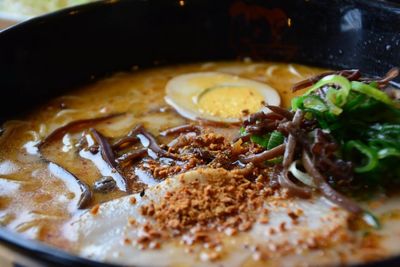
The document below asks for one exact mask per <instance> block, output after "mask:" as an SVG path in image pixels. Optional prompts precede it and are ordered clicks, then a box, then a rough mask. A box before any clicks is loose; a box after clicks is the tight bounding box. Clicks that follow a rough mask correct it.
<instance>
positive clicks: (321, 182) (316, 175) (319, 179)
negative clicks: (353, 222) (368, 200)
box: [302, 150, 363, 214]
mask: <svg viewBox="0 0 400 267" xmlns="http://www.w3.org/2000/svg"><path fill="white" fill-rule="evenodd" d="M302 162H303V166H304V168H305V169H306V171H307V173H308V174H309V175H310V176H311V177H312V178H313V179H314V182H315V184H316V185H317V187H318V189H319V190H320V191H321V193H322V194H323V195H324V196H325V197H326V198H328V199H329V200H330V201H332V202H333V203H336V204H337V205H339V206H340V207H342V208H344V209H346V210H348V211H349V212H351V213H355V214H359V213H361V212H362V211H363V210H362V209H361V208H360V206H358V205H357V204H356V203H355V202H353V201H352V200H350V199H348V198H347V197H345V196H343V195H342V194H340V193H339V192H337V191H335V190H334V189H333V188H332V187H331V186H330V185H329V184H328V183H327V181H326V178H325V177H324V176H323V175H322V174H321V173H320V172H319V171H318V170H317V168H315V166H314V165H313V162H312V160H311V158H310V156H309V155H308V153H307V152H306V151H305V150H303V153H302Z"/></svg>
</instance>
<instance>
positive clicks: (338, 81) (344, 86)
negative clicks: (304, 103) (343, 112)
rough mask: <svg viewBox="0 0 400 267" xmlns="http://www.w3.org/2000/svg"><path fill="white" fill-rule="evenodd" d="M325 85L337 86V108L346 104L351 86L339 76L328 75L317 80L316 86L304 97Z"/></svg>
mask: <svg viewBox="0 0 400 267" xmlns="http://www.w3.org/2000/svg"><path fill="white" fill-rule="evenodd" d="M325 85H336V86H339V87H340V89H339V90H336V91H337V101H338V102H337V103H335V104H337V105H338V106H343V105H344V104H345V103H346V99H347V96H348V95H349V92H350V88H351V84H350V82H349V80H347V79H346V78H345V77H343V76H341V75H328V76H325V77H324V78H322V79H321V80H319V81H318V82H317V83H316V84H314V85H313V86H312V87H311V88H310V89H309V90H308V91H307V93H306V95H308V94H310V93H311V92H313V91H315V90H316V89H319V88H321V87H323V86H325Z"/></svg>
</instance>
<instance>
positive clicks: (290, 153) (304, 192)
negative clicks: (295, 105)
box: [278, 110, 311, 198]
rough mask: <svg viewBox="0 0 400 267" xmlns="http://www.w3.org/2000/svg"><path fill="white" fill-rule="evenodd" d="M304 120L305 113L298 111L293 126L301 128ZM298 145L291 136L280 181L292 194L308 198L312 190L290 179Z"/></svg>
mask: <svg viewBox="0 0 400 267" xmlns="http://www.w3.org/2000/svg"><path fill="white" fill-rule="evenodd" d="M302 119H303V112H302V111H301V110H297V111H296V113H295V115H294V117H293V120H292V126H293V127H295V128H299V127H300V123H301V121H302ZM296 145H297V142H296V137H295V136H294V135H293V134H289V136H288V139H287V143H286V149H285V153H284V156H283V162H282V165H283V172H282V174H281V175H279V179H278V181H279V184H280V185H281V186H282V187H284V188H287V189H288V190H289V193H290V194H293V195H296V196H298V197H302V198H308V197H310V195H311V190H310V189H308V188H305V187H300V186H298V185H296V184H295V183H294V182H292V181H291V180H290V178H289V171H288V169H289V167H290V165H291V164H292V162H293V158H294V153H295V151H296Z"/></svg>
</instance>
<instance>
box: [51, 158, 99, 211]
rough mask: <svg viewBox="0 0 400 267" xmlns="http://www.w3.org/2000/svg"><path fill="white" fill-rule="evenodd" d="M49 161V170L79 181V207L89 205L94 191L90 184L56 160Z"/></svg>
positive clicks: (82, 207)
mask: <svg viewBox="0 0 400 267" xmlns="http://www.w3.org/2000/svg"><path fill="white" fill-rule="evenodd" d="M46 161H47V162H48V163H49V170H50V171H51V172H52V173H53V175H56V176H61V175H62V176H63V177H62V178H64V179H68V180H70V181H71V182H75V183H77V185H78V186H79V189H80V191H81V195H80V197H79V200H78V204H77V208H78V209H85V208H87V207H88V206H89V204H90V202H91V201H92V196H93V195H92V191H91V190H90V188H89V186H88V185H87V184H86V183H84V182H83V181H82V180H81V179H79V178H78V177H76V176H75V175H74V174H72V173H71V172H69V171H67V170H66V169H65V168H64V167H62V166H60V165H58V164H57V163H55V162H52V161H48V160H46ZM60 178H61V177H60Z"/></svg>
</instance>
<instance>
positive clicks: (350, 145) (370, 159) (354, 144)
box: [345, 140, 378, 173]
mask: <svg viewBox="0 0 400 267" xmlns="http://www.w3.org/2000/svg"><path fill="white" fill-rule="evenodd" d="M353 149H357V150H358V152H360V153H361V154H363V155H364V156H365V158H366V160H367V162H366V163H365V164H364V165H361V166H358V167H356V168H354V171H355V172H358V173H363V172H369V171H371V170H373V169H374V168H375V167H376V166H377V165H378V154H377V152H376V151H375V150H374V149H373V148H370V147H368V146H366V145H364V144H363V143H361V142H360V141H356V140H352V141H349V142H347V144H346V146H345V151H346V153H351V151H352V150H353Z"/></svg>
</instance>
